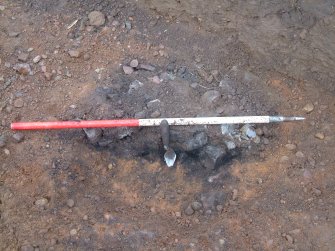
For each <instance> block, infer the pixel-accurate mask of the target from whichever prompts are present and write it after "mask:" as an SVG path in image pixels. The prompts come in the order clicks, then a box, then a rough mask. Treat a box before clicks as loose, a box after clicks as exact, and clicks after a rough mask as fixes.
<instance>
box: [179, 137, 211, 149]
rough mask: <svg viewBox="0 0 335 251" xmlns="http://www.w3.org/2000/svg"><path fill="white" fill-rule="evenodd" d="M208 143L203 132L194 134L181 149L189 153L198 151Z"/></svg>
mask: <svg viewBox="0 0 335 251" xmlns="http://www.w3.org/2000/svg"><path fill="white" fill-rule="evenodd" d="M207 142H208V137H207V134H206V133H205V132H198V133H196V134H195V135H194V136H193V137H192V138H191V139H189V140H188V141H186V142H185V143H184V144H183V145H182V147H183V149H184V151H186V152H190V151H194V150H198V149H200V148H201V147H203V146H205V145H206V144H207Z"/></svg>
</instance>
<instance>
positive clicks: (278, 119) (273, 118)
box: [270, 116, 305, 122]
mask: <svg viewBox="0 0 335 251" xmlns="http://www.w3.org/2000/svg"><path fill="white" fill-rule="evenodd" d="M302 120H305V118H304V117H283V116H270V122H287V121H302Z"/></svg>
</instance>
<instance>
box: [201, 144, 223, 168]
mask: <svg viewBox="0 0 335 251" xmlns="http://www.w3.org/2000/svg"><path fill="white" fill-rule="evenodd" d="M225 155H226V151H225V150H224V149H223V148H221V147H219V146H211V145H209V146H206V147H205V148H204V149H203V150H202V151H201V153H200V161H201V164H202V165H203V166H204V167H206V168H208V169H215V168H217V167H219V166H220V164H222V161H223V159H224V157H225Z"/></svg>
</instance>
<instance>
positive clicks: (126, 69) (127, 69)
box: [122, 65, 134, 75]
mask: <svg viewBox="0 0 335 251" xmlns="http://www.w3.org/2000/svg"><path fill="white" fill-rule="evenodd" d="M122 69H123V72H124V73H125V74H126V75H130V74H132V73H133V72H134V69H133V68H132V67H130V66H127V65H124V66H122Z"/></svg>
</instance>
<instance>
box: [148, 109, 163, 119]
mask: <svg viewBox="0 0 335 251" xmlns="http://www.w3.org/2000/svg"><path fill="white" fill-rule="evenodd" d="M159 116H161V113H160V112H159V111H154V112H153V113H151V115H150V117H151V118H158V117H159Z"/></svg>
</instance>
